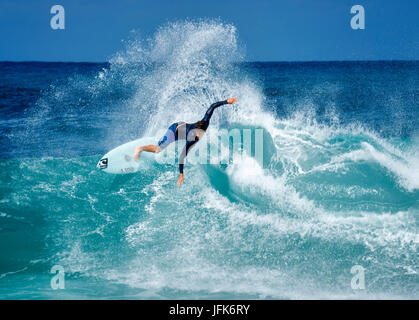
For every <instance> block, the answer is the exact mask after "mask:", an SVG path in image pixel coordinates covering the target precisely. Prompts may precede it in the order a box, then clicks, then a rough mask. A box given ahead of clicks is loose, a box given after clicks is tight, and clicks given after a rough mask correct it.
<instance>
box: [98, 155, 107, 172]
mask: <svg viewBox="0 0 419 320" xmlns="http://www.w3.org/2000/svg"><path fill="white" fill-rule="evenodd" d="M96 167H97V168H99V169H106V168H107V167H108V158H102V159H100V160H99V162H98V163H97V166H96Z"/></svg>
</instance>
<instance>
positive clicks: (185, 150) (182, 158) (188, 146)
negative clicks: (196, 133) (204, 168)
mask: <svg viewBox="0 0 419 320" xmlns="http://www.w3.org/2000/svg"><path fill="white" fill-rule="evenodd" d="M198 141H199V139H198V138H195V140H194V141H187V142H186V146H185V147H184V148H183V150H182V153H181V154H180V156H179V172H180V173H183V165H184V164H185V158H186V156H187V155H188V152H189V150H190V149H191V148H192V147H193V145H194V144H195V143H197V142H198Z"/></svg>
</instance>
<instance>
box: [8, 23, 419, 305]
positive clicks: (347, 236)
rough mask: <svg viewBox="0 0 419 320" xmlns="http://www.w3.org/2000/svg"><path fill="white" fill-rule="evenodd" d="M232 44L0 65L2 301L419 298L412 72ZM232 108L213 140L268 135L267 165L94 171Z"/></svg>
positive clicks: (198, 42)
mask: <svg viewBox="0 0 419 320" xmlns="http://www.w3.org/2000/svg"><path fill="white" fill-rule="evenodd" d="M285 45H286V44H284V46H285ZM244 47H245V44H244V43H242V42H241V40H240V37H239V32H238V30H236V28H235V27H234V26H232V25H229V24H223V23H221V22H217V21H199V22H191V21H187V22H177V23H169V24H167V25H165V26H162V27H161V28H160V29H159V30H158V31H157V32H156V33H155V35H154V36H153V37H151V38H150V39H147V40H146V39H142V38H133V39H130V40H129V41H128V42H127V45H126V48H125V49H124V50H122V51H120V52H116V53H115V54H114V55H113V56H112V57H110V58H109V61H108V62H105V63H42V62H19V63H15V62H1V63H0V108H1V113H0V133H1V135H0V141H1V143H0V181H1V185H0V252H1V254H0V298H1V299H73V298H74V299H94V298H99V299H103V298H111V299H195V298H203V299H209V298H214V299H224V298H228V299H235V298H246V299H247V298H254V299H264V298H266V299H313V298H314V299H317V298H319V299H332V298H349V299H359V298H360V299H370V298H386V299H398V298H407V299H418V298H419V292H418V289H419V278H418V256H417V244H418V240H419V237H418V216H419V139H418V137H419V135H418V124H419V121H418V118H419V63H418V62H416V61H403V62H402V61H382V62H355V61H353V62H246V61H247V60H246V54H245V49H244ZM229 97H238V103H237V104H235V105H234V106H230V105H226V106H222V107H220V108H218V109H217V110H216V111H215V113H214V116H213V118H212V119H211V125H210V127H209V129H208V132H207V136H208V137H213V136H214V135H215V136H216V135H217V134H218V132H220V131H221V130H227V131H229V130H232V129H238V130H241V131H243V130H245V129H250V130H251V131H252V130H253V131H252V132H254V131H255V130H257V129H262V130H263V132H264V134H263V139H264V142H263V143H264V144H263V146H264V150H263V156H264V159H263V163H261V162H260V161H259V162H258V161H255V159H254V157H252V155H251V154H250V155H248V156H247V157H246V156H245V157H240V158H237V159H235V157H234V155H233V158H234V159H235V160H234V161H228V162H227V163H224V164H217V163H213V162H214V161H212V162H211V163H209V164H194V163H188V162H187V163H186V165H185V182H184V184H183V185H182V186H181V188H178V187H177V186H176V182H177V177H178V169H177V166H176V163H174V162H173V163H172V162H171V163H164V162H163V163H161V162H159V163H156V164H155V165H153V166H151V167H150V169H149V171H147V172H146V173H142V174H138V173H137V174H136V173H134V174H127V175H118V176H117V175H110V174H106V173H104V172H101V171H100V170H98V169H97V168H96V164H97V162H98V160H99V159H100V158H101V156H102V155H103V154H105V153H106V152H108V151H109V150H111V149H113V148H115V147H117V146H118V145H121V144H123V143H125V142H128V141H131V140H134V139H137V138H139V137H142V136H147V137H155V138H156V142H157V141H158V139H159V138H160V137H161V135H162V134H163V133H164V132H165V131H166V129H167V127H168V126H169V125H170V124H171V123H173V122H176V121H186V122H195V121H197V120H199V119H201V117H202V116H203V114H204V113H205V111H206V109H207V108H208V106H209V105H210V104H211V103H213V102H216V101H220V100H224V99H227V98H229ZM205 141H206V140H203V141H202V142H200V143H201V144H204V143H205ZM54 266H58V269H59V270H62V271H63V274H62V276H63V279H64V280H65V283H63V288H62V289H60V288H58V289H57V287H54V285H52V282H51V281H52V280H53V277H54V276H56V273H55V272H56V270H57V267H56V269H55V271H54V270H53V273H51V269H52V268H53V267H54ZM354 270H355V271H354ZM356 270H358V271H356ZM359 270H361V271H362V274H360V273H359V272H361V271H359ZM351 271H352V272H351ZM354 277H358V278H357V279H358V280H357V281H358V282H357V281H355V284H356V285H355V286H354ZM361 278H362V279H361ZM53 281H55V280H53ZM54 289H56V290H54Z"/></svg>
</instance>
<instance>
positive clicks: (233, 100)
mask: <svg viewBox="0 0 419 320" xmlns="http://www.w3.org/2000/svg"><path fill="white" fill-rule="evenodd" d="M236 101H237V98H230V99H228V100H227V103H228V104H233V103H234V102H236Z"/></svg>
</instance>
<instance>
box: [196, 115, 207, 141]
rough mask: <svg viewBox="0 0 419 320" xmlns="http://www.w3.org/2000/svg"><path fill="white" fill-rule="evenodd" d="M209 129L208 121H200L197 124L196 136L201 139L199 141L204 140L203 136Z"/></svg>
mask: <svg viewBox="0 0 419 320" xmlns="http://www.w3.org/2000/svg"><path fill="white" fill-rule="evenodd" d="M207 128H208V122H207V121H202V120H201V121H198V122H195V134H196V135H197V136H198V137H199V139H201V138H202V136H203V135H204V134H205V131H207Z"/></svg>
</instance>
